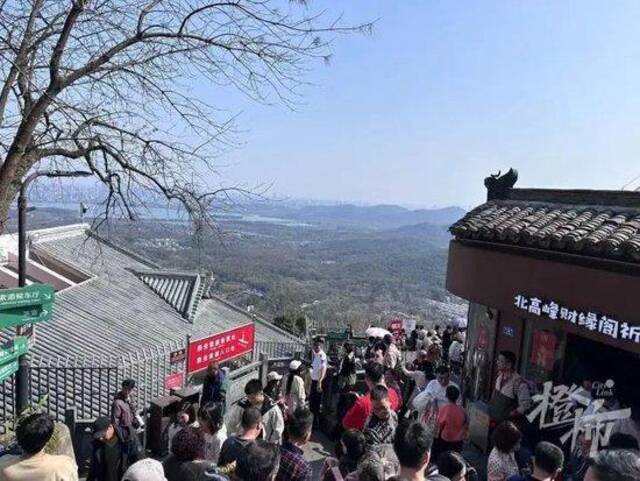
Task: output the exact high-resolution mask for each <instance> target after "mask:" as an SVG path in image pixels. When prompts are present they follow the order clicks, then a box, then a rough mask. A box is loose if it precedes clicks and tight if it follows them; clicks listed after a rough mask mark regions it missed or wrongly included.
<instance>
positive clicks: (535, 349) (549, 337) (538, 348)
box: [529, 331, 558, 371]
mask: <svg viewBox="0 0 640 481" xmlns="http://www.w3.org/2000/svg"><path fill="white" fill-rule="evenodd" d="M557 342H558V341H557V340H556V336H554V335H553V334H552V333H550V332H546V331H535V332H534V333H533V340H532V342H531V355H530V357H529V360H530V361H531V364H533V365H535V366H538V367H541V368H542V369H544V370H545V371H551V370H552V369H553V363H554V361H555V354H556V344H557Z"/></svg>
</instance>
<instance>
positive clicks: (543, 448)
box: [508, 441, 564, 481]
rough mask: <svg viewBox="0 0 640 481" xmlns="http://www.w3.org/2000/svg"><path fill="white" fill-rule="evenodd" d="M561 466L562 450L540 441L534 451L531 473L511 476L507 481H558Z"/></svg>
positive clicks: (562, 461) (562, 460)
mask: <svg viewBox="0 0 640 481" xmlns="http://www.w3.org/2000/svg"><path fill="white" fill-rule="evenodd" d="M563 465H564V454H563V453H562V449H560V448H559V447H558V446H556V445H555V444H552V443H549V442H547V441H541V442H539V443H538V444H537V445H536V448H535V450H534V456H533V472H532V473H531V474H526V475H524V476H520V475H516V476H512V477H510V478H508V481H560V480H561V479H562V467H563Z"/></svg>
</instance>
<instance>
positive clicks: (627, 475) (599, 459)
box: [584, 450, 640, 481]
mask: <svg viewBox="0 0 640 481" xmlns="http://www.w3.org/2000/svg"><path fill="white" fill-rule="evenodd" d="M590 464H591V465H590V466H589V469H588V471H587V474H586V476H585V478H584V479H585V481H638V480H639V479H640V456H638V453H637V452H634V451H625V450H605V451H600V452H599V453H598V455H597V456H596V457H595V458H594V459H593V460H592V461H591V463H590Z"/></svg>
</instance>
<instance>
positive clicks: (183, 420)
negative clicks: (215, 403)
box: [167, 401, 193, 452]
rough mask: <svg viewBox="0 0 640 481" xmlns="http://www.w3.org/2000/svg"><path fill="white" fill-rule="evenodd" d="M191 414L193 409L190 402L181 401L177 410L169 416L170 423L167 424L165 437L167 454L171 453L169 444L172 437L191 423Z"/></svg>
mask: <svg viewBox="0 0 640 481" xmlns="http://www.w3.org/2000/svg"><path fill="white" fill-rule="evenodd" d="M192 412H193V407H192V406H191V403H190V402H186V401H183V402H182V403H181V404H180V407H179V408H178V410H177V411H176V412H175V413H174V414H173V416H171V421H170V422H169V427H168V428H167V435H168V438H169V445H168V448H169V452H171V443H172V442H173V437H174V436H175V435H176V434H177V433H178V431H181V430H182V429H183V428H184V427H185V426H188V425H189V423H190V422H191V421H192V419H191V413H192Z"/></svg>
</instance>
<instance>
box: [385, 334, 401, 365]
mask: <svg viewBox="0 0 640 481" xmlns="http://www.w3.org/2000/svg"><path fill="white" fill-rule="evenodd" d="M383 342H384V344H385V346H386V352H385V355H384V366H385V367H386V368H387V369H396V367H397V366H398V363H399V362H400V361H401V358H402V353H401V352H400V349H398V346H396V343H395V341H394V339H393V336H392V335H391V334H387V335H386V336H384V339H383Z"/></svg>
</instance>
